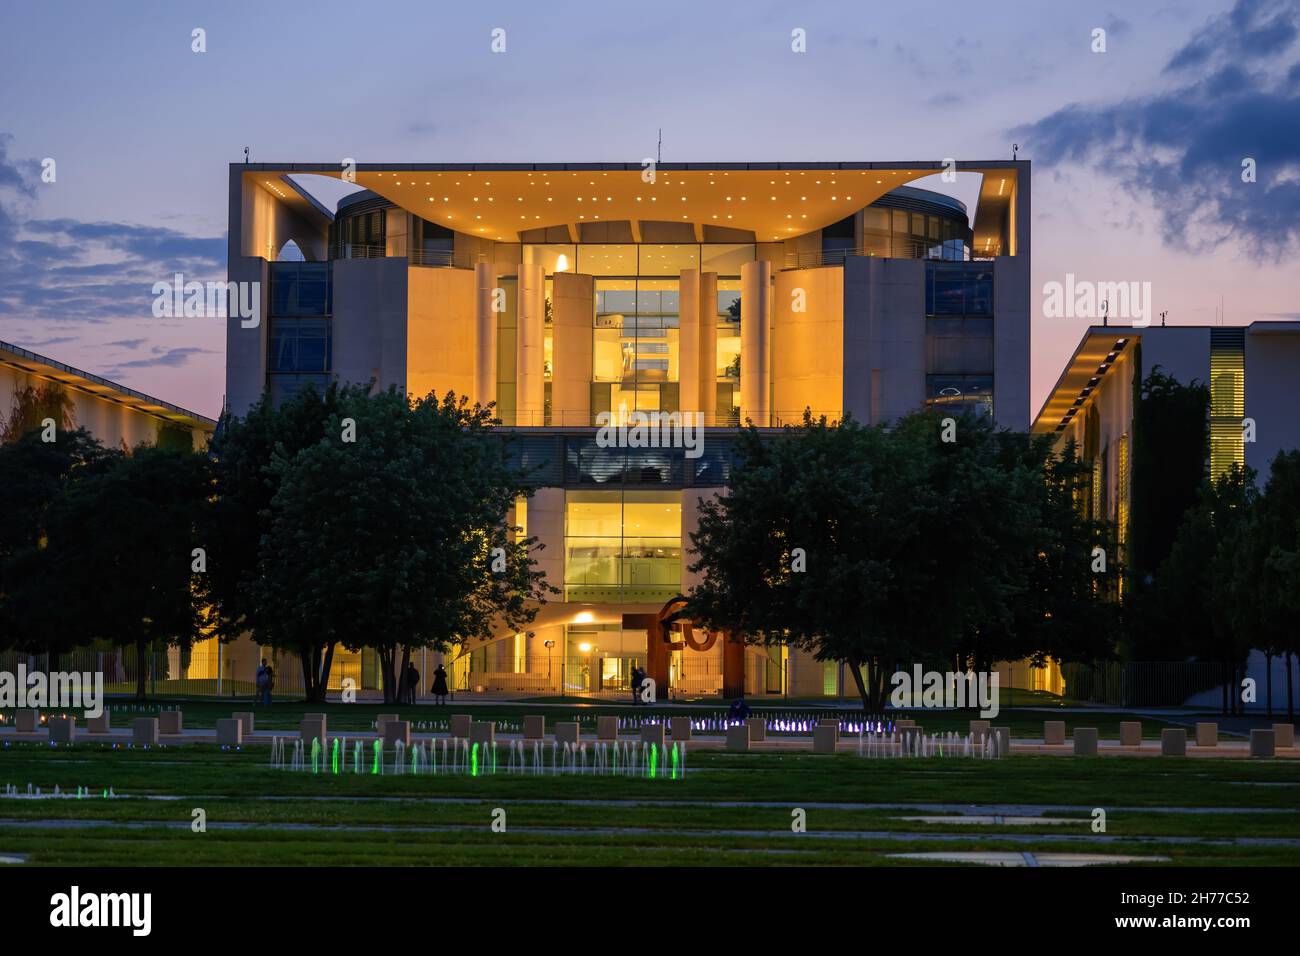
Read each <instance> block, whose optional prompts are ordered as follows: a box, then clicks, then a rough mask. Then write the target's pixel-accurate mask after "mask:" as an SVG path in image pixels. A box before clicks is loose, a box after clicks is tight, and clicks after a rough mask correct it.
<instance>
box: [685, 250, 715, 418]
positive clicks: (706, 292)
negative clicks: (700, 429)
mask: <svg viewBox="0 0 1300 956" xmlns="http://www.w3.org/2000/svg"><path fill="white" fill-rule="evenodd" d="M699 316H700V339H699V341H700V346H699V348H700V353H699V354H700V359H699V364H700V375H699V381H700V384H699V392H700V404H699V407H698V408H695V409H691V410H692V411H700V412H703V413H704V421H705V423H706V424H709V425H712V424H713V423H714V420H715V418H716V417H717V412H718V274H717V273H716V272H704V273H701V274H700V297H699ZM682 410H683V411H685V410H686V407H685V406H684V405H683V406H682Z"/></svg>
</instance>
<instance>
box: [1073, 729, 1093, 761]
mask: <svg viewBox="0 0 1300 956" xmlns="http://www.w3.org/2000/svg"><path fill="white" fill-rule="evenodd" d="M1073 736H1074V755H1075V756H1076V757H1095V756H1097V728H1096V727H1075V728H1074V735H1073Z"/></svg>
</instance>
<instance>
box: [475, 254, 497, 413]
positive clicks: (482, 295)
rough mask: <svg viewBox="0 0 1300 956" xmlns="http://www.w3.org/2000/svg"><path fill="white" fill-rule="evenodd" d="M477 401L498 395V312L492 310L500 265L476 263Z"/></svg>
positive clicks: (485, 400) (483, 403)
mask: <svg viewBox="0 0 1300 956" xmlns="http://www.w3.org/2000/svg"><path fill="white" fill-rule="evenodd" d="M474 282H475V288H476V298H475V300H474V401H476V402H478V403H479V404H480V405H484V406H486V405H487V404H488V403H489V402H493V401H496V397H497V313H496V312H494V311H492V305H493V300H494V299H495V298H496V296H495V294H494V290H495V289H496V287H497V274H496V266H494V265H493V264H492V263H490V262H480V263H478V264H477V265H475V266H474Z"/></svg>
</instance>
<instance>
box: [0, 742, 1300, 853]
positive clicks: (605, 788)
mask: <svg viewBox="0 0 1300 956" xmlns="http://www.w3.org/2000/svg"><path fill="white" fill-rule="evenodd" d="M688 767H689V769H688V772H687V775H686V778H685V779H684V780H677V781H673V780H667V779H658V780H647V779H643V778H641V779H636V778H625V777H595V776H564V775H561V776H558V777H555V776H542V777H536V776H511V775H507V774H497V775H495V776H485V777H477V778H472V777H464V776H450V775H445V774H442V775H437V776H429V775H423V776H410V775H400V776H391V775H385V776H372V775H369V774H364V775H359V776H358V775H354V774H346V773H345V774H340V775H338V776H334V775H330V774H321V775H312V774H311V773H302V772H291V771H285V770H276V769H272V768H271V767H270V766H269V764H268V753H267V750H266V748H252V749H246V750H244V751H242V752H236V751H223V750H220V749H218V748H216V747H211V746H203V745H198V746H184V747H163V748H158V749H153V750H125V749H118V750H112V749H109V748H107V747H105V746H104V745H102V744H78V745H77V746H76V747H74V748H70V749H69V748H61V749H53V748H50V747H48V746H41V745H35V744H30V745H25V744H12V745H10V746H8V747H5V748H3V749H0V784H5V783H10V784H14V785H15V786H16V787H17V788H18V789H19V790H20V791H25V790H26V788H27V785H28V784H29V783H30V784H32V785H33V786H37V787H40V788H41V789H42V790H43V791H45V792H50V791H52V790H53V788H54V787H55V785H58V786H59V787H60V788H62V789H63V790H65V791H66V790H74V791H75V789H76V788H77V787H78V786H84V787H88V788H89V789H90V790H91V791H93V792H96V793H102V791H103V790H104V789H106V788H108V787H110V786H111V787H112V788H113V790H114V792H115V793H116V794H118V795H119V798H118V799H112V800H105V799H102V798H87V799H80V800H78V799H40V800H26V799H12V798H0V854H8V853H17V854H25V855H27V857H28V863H29V864H35V865H41V864H63V865H92V866H98V865H223V864H229V865H241V866H246V865H273V864H280V865H306V864H313V863H315V864H429V863H442V864H497V865H526V864H537V865H564V864H567V865H575V864H577V865H582V864H588V865H597V864H599V865H613V864H642V865H652V864H677V865H683V864H685V865H691V866H697V865H722V864H739V865H744V866H757V865H781V864H803V865H808V864H826V865H864V866H874V865H894V864H897V863H900V862H905V861H897V860H893V859H891V858H890V857H889V856H888V854H891V853H899V852H917V851H926V850H961V851H970V850H999V851H1006V850H1012V851H1016V852H1023V851H1032V852H1081V853H1108V854H1110V853H1114V854H1120V853H1130V854H1136V855H1139V856H1152V855H1154V856H1164V857H1168V858H1170V861H1171V863H1172V864H1173V865H1225V864H1245V865H1252V864H1253V865H1296V864H1298V863H1300V814H1297V812H1296V810H1297V808H1298V806H1300V762H1296V761H1276V762H1274V761H1245V760H1212V759H1176V758H1161V759H1149V760H1112V759H1105V758H1100V759H1084V758H1079V759H1073V758H1059V757H1034V756H1023V757H1014V758H1011V759H1008V760H1002V761H982V760H963V759H952V758H948V759H942V760H936V759H930V760H917V759H902V760H899V759H894V760H863V759H860V758H857V757H855V756H850V755H839V756H835V757H815V756H812V755H803V754H795V755H775V754H744V755H740V754H726V753H719V752H706V751H699V752H697V753H693V754H691V755H690V759H689V761H688ZM889 804H903V805H920V806H905V807H904V808H901V809H900V808H898V807H896V806H888V805H889ZM937 804H947V805H953V804H960V805H965V806H969V805H989V806H990V807H994V808H995V809H991V810H989V812H991V813H997V814H1000V815H1004V816H1007V815H1017V814H1023V815H1029V816H1039V815H1048V816H1054V817H1067V818H1070V819H1071V822H1067V823H1060V824H1056V825H1051V826H1042V825H1039V826H1023V825H1018V826H1013V825H1007V824H1002V825H998V824H996V823H981V824H977V825H969V824H952V823H942V822H923V821H921V822H918V821H905V820H901V819H898V818H899V817H900V816H903V815H907V816H934V815H937V814H939V813H941V812H947V813H951V812H953V811H952V810H951V809H944V808H941V807H938V806H935V805H937ZM1017 807H1020V808H1021V809H1019V810H1017V809H1016V808H1017ZM1098 807H1099V808H1103V809H1105V810H1106V811H1107V827H1106V832H1105V833H1104V834H1094V833H1093V832H1092V827H1091V822H1092V809H1093V808H1098ZM1166 807H1168V808H1182V809H1183V810H1185V811H1188V812H1167V811H1163V810H1162V809H1161V808H1166ZM195 808H202V809H203V810H204V811H205V812H206V815H207V824H208V828H207V832H205V833H194V832H192V831H191V829H190V823H191V819H192V813H193V811H194V809H195ZM495 808H501V809H503V810H504V811H505V814H506V830H505V832H503V833H501V832H493V830H492V829H491V827H490V823H491V822H492V814H493V810H494V809H495ZM795 808H802V809H804V810H805V811H806V813H807V832H806V833H799V834H797V833H792V832H791V813H792V810H794V809H795ZM1225 808H1233V810H1234V811H1236V812H1230V813H1228V812H1221V811H1222V810H1224V809H1225ZM1242 811H1249V812H1242ZM1248 841H1250V842H1248ZM1271 841H1283V842H1271ZM914 865H923V864H914Z"/></svg>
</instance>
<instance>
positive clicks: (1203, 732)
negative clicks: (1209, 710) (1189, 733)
mask: <svg viewBox="0 0 1300 956" xmlns="http://www.w3.org/2000/svg"><path fill="white" fill-rule="evenodd" d="M1196 746H1198V747H1217V746H1219V725H1218V724H1216V723H1213V722H1211V721H1205V722H1200V721H1198V722H1197V724H1196Z"/></svg>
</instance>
